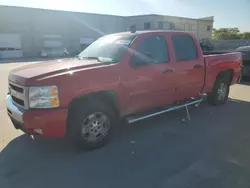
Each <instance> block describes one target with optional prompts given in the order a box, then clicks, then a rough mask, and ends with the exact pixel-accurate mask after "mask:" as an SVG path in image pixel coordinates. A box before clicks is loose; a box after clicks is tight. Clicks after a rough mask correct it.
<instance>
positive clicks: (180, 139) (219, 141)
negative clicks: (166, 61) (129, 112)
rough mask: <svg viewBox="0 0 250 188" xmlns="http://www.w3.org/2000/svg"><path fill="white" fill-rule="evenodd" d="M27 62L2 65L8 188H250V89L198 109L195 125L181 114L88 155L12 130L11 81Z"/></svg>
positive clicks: (0, 161)
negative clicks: (8, 101)
mask: <svg viewBox="0 0 250 188" xmlns="http://www.w3.org/2000/svg"><path fill="white" fill-rule="evenodd" d="M23 64H26V63H20V62H19V63H6V64H0V88H1V91H2V92H0V120H1V123H0V187H1V188H44V187H47V188H50V187H51V188H54V187H61V188H68V187H71V188H74V187H77V188H78V187H82V188H85V187H86V188H97V187H102V188H106V187H107V188H113V187H114V188H118V187H119V188H123V187H124V188H128V187H137V188H138V187H144V188H145V187H146V188H147V187H148V188H158V187H159V188H186V187H190V188H236V187H237V188H249V187H250V84H248V83H242V84H238V85H235V86H233V87H231V93H230V98H231V99H230V100H229V101H228V103H227V104H226V105H222V106H218V107H214V106H209V105H208V104H206V102H204V103H202V104H201V105H200V106H199V107H191V108H190V115H191V121H186V120H185V117H186V116H185V110H184V109H182V110H178V111H175V112H171V113H168V114H165V115H162V116H159V117H155V118H152V119H150V120H146V121H142V122H139V123H135V124H131V125H123V126H121V127H120V129H119V130H117V131H116V134H115V137H114V139H113V140H112V142H111V143H110V144H109V145H107V146H106V147H104V148H101V149H99V150H94V151H89V152H86V151H79V150H77V149H75V148H74V147H72V146H71V145H70V144H68V143H67V142H66V141H64V140H55V139H35V140H32V139H31V138H30V137H28V136H26V135H23V134H22V132H20V131H17V130H15V129H14V128H13V126H12V125H11V123H10V121H9V119H8V117H7V115H6V112H5V101H4V99H5V94H6V92H7V78H8V73H9V71H10V70H11V69H13V68H15V67H18V66H22V65H23Z"/></svg>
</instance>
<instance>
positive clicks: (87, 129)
mask: <svg viewBox="0 0 250 188" xmlns="http://www.w3.org/2000/svg"><path fill="white" fill-rule="evenodd" d="M109 127H110V121H109V119H108V117H107V116H106V115H105V114H104V113H102V112H95V113H92V114H90V115H88V116H87V117H86V118H85V119H84V121H83V124H82V129H81V131H82V136H83V139H84V140H86V141H88V142H96V141H99V140H102V139H103V138H104V137H105V136H106V135H107V133H108V131H109Z"/></svg>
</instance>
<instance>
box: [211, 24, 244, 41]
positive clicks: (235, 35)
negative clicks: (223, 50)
mask: <svg viewBox="0 0 250 188" xmlns="http://www.w3.org/2000/svg"><path fill="white" fill-rule="evenodd" d="M213 38H214V39H217V40H231V39H240V38H241V36H240V30H239V29H238V28H236V27H235V28H220V29H214V30H213Z"/></svg>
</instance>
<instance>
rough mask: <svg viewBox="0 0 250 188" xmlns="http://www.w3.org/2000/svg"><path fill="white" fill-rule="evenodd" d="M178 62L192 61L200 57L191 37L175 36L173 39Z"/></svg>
mask: <svg viewBox="0 0 250 188" xmlns="http://www.w3.org/2000/svg"><path fill="white" fill-rule="evenodd" d="M171 39H172V42H173V47H174V52H175V57H176V61H191V60H196V59H197V57H198V52H197V47H196V45H195V42H194V40H193V38H192V37H191V36H190V35H185V34H184V35H174V36H172V37H171Z"/></svg>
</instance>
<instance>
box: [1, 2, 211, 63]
mask: <svg viewBox="0 0 250 188" xmlns="http://www.w3.org/2000/svg"><path fill="white" fill-rule="evenodd" d="M0 25H1V27H0V59H1V58H16V57H22V56H24V57H37V56H39V54H40V52H41V51H43V50H45V51H47V52H48V54H50V56H60V55H61V54H62V53H63V51H64V50H65V49H67V51H68V52H69V53H70V54H72V55H75V54H76V53H77V52H79V51H81V50H82V49H84V48H85V47H86V46H87V45H89V44H90V43H92V42H93V41H94V40H96V39H97V38H99V37H100V36H103V35H105V34H110V33H116V32H122V31H127V30H128V29H129V28H130V27H131V26H134V27H136V29H137V30H145V29H146V30H149V29H168V30H169V29H170V30H183V31H189V32H193V33H195V34H196V35H197V37H198V38H199V39H203V38H207V39H211V38H212V29H213V17H207V18H201V19H191V18H180V17H172V16H163V15H141V16H128V17H122V16H111V15H101V14H91V13H79V12H69V11H55V10H44V9H34V8H23V7H10V6H0Z"/></svg>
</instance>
